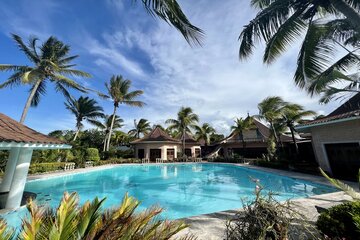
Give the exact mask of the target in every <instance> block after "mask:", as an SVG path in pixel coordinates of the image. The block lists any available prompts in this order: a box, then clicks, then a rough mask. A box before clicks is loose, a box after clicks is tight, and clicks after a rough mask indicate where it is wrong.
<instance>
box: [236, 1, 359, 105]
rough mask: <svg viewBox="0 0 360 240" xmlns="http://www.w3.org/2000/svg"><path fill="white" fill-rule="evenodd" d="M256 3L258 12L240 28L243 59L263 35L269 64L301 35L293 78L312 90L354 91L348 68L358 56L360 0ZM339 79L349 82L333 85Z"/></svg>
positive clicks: (326, 93)
mask: <svg viewBox="0 0 360 240" xmlns="http://www.w3.org/2000/svg"><path fill="white" fill-rule="evenodd" d="M252 5H253V6H254V7H256V8H257V9H258V10H259V13H258V14H257V15H256V17H255V18H254V19H253V20H251V21H250V23H249V24H248V25H246V26H245V27H244V29H243V31H242V32H241V35H240V42H241V43H240V50H239V55H240V59H245V58H248V57H249V56H250V55H251V54H252V53H253V50H254V48H255V47H256V46H255V43H257V42H260V41H264V42H265V43H266V49H265V53H264V58H263V60H264V62H265V63H268V64H270V63H272V62H273V61H274V60H275V59H276V58H277V57H279V56H280V55H281V54H282V53H284V52H285V51H286V50H287V47H288V46H290V45H292V44H293V43H294V42H295V40H297V39H303V44H302V46H301V48H300V51H299V54H298V61H297V69H296V71H295V75H294V80H295V83H296V84H297V85H298V86H299V87H301V88H304V87H306V89H307V90H308V92H309V93H311V94H317V93H325V95H328V96H329V94H330V95H334V94H337V93H339V92H341V91H345V92H354V86H355V85H357V83H358V81H354V80H353V79H351V78H350V77H349V76H348V75H347V73H348V71H350V70H351V69H353V68H354V67H356V66H358V64H359V60H360V56H359V52H358V50H359V49H358V45H359V41H360V25H359V22H360V14H359V11H360V2H359V1H350V0H321V1H305V0H272V1H268V0H254V1H252ZM339 48H340V49H341V50H342V51H343V50H345V51H343V52H345V54H343V53H342V52H340V54H343V56H342V57H340V58H339V59H337V55H339V54H338V53H339V51H337V50H338V49H339ZM339 80H342V81H343V82H344V83H347V85H346V86H345V87H344V88H341V89H339V88H336V87H333V86H332V84H333V83H335V82H338V81H339ZM355 91H356V90H355ZM357 92H358V91H357ZM326 99H327V100H328V99H329V98H325V101H326Z"/></svg>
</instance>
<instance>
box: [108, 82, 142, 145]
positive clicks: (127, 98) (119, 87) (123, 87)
mask: <svg viewBox="0 0 360 240" xmlns="http://www.w3.org/2000/svg"><path fill="white" fill-rule="evenodd" d="M105 86H106V89H107V95H102V96H103V97H105V98H108V99H111V100H112V101H113V103H114V111H113V118H112V120H111V125H110V129H109V136H111V134H112V130H113V126H114V121H115V116H116V111H117V109H118V107H119V106H120V104H125V105H128V106H133V107H142V106H144V103H143V102H141V101H137V100H135V99H136V98H137V97H139V96H140V95H142V94H143V93H144V92H143V91H141V90H135V91H131V92H130V87H131V81H130V80H127V79H124V78H123V77H122V76H121V75H118V76H115V75H114V76H112V77H111V79H110V83H109V84H108V83H105ZM110 141H111V137H109V138H108V141H107V143H106V151H109V149H110Z"/></svg>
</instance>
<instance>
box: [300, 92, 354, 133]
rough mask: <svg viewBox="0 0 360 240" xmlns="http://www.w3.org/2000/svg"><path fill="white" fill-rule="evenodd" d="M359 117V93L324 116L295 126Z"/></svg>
mask: <svg viewBox="0 0 360 240" xmlns="http://www.w3.org/2000/svg"><path fill="white" fill-rule="evenodd" d="M353 118H359V119H360V93H358V94H356V95H355V96H353V97H352V98H350V99H349V100H348V101H346V102H345V103H343V104H342V105H341V106H340V107H338V108H337V109H335V110H334V111H332V112H331V113H330V114H329V115H327V116H326V117H322V118H319V119H315V120H312V121H309V122H306V123H304V124H301V125H298V126H296V129H305V128H308V127H310V126H314V125H323V124H329V123H331V122H334V121H338V120H347V119H353Z"/></svg>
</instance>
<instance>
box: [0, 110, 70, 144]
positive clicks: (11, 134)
mask: <svg viewBox="0 0 360 240" xmlns="http://www.w3.org/2000/svg"><path fill="white" fill-rule="evenodd" d="M0 142H17V143H42V144H64V142H63V141H61V140H59V139H57V138H53V137H49V136H47V135H44V134H42V133H39V132H37V131H35V130H33V129H31V128H29V127H27V126H25V125H23V124H21V123H19V122H17V121H15V120H14V119H12V118H10V117H8V116H6V115H5V114H2V113H0Z"/></svg>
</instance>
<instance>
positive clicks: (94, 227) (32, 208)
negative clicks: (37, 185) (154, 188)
mask: <svg viewBox="0 0 360 240" xmlns="http://www.w3.org/2000/svg"><path fill="white" fill-rule="evenodd" d="M104 201H105V198H104V199H98V198H95V199H94V200H93V201H92V202H89V201H87V202H86V203H85V204H84V205H82V206H79V197H78V195H77V193H71V194H68V193H64V196H63V198H62V200H61V202H60V204H59V207H58V208H57V209H56V211H52V210H49V209H47V208H44V207H39V206H37V205H36V203H35V202H33V201H30V202H29V203H28V204H27V208H28V210H29V213H30V214H29V215H30V216H29V218H28V219H23V223H22V228H21V229H20V231H18V232H16V231H14V230H13V229H12V228H10V227H8V226H7V225H6V223H5V222H4V221H0V239H36V240H37V239H53V240H62V239H68V240H73V239H74V240H75V239H98V240H102V239H104V240H105V239H106V240H111V239H116V240H121V239H126V240H131V239H136V240H138V239H142V240H147V239H149V240H150V239H151V240H152V239H158V240H162V239H164V240H165V239H169V238H171V237H173V236H174V235H175V234H176V233H178V232H180V231H181V230H183V229H185V228H186V227H187V225H186V224H184V223H183V222H181V221H163V220H160V219H159V218H158V216H159V214H160V213H161V212H162V209H161V208H159V207H151V208H149V209H147V210H146V211H143V212H140V213H136V212H135V210H136V209H137V207H138V206H139V204H140V202H139V201H137V200H136V199H134V198H133V197H129V196H128V195H127V194H126V195H125V196H124V198H123V200H122V203H121V204H120V206H119V207H117V208H114V209H112V210H108V211H103V209H102V206H103V203H104ZM180 239H183V240H185V239H187V240H190V239H195V238H194V237H192V236H185V237H183V238H180Z"/></svg>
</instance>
